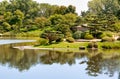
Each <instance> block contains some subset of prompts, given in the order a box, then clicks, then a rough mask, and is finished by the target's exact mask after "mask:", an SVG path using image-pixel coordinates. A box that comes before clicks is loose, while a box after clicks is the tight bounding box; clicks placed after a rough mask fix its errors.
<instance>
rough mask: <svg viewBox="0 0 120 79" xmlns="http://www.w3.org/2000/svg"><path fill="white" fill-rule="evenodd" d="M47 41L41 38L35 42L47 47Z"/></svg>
mask: <svg viewBox="0 0 120 79" xmlns="http://www.w3.org/2000/svg"><path fill="white" fill-rule="evenodd" d="M48 42H49V41H48V40H47V39H44V38H41V39H39V40H38V41H37V44H39V45H47V44H48Z"/></svg>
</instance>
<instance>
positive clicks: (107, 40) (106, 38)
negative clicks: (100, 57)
mask: <svg viewBox="0 0 120 79" xmlns="http://www.w3.org/2000/svg"><path fill="white" fill-rule="evenodd" d="M113 41H115V39H114V38H112V37H103V38H102V42H113Z"/></svg>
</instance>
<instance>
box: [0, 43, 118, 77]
mask: <svg viewBox="0 0 120 79" xmlns="http://www.w3.org/2000/svg"><path fill="white" fill-rule="evenodd" d="M23 45H31V43H19V44H18V43H16V44H7V45H0V79H120V50H99V51H98V50H94V51H91V50H87V51H86V50H85V51H84V50H79V51H78V52H74V51H69V50H67V51H63V50H62V51H61V50H59V51H58V50H57V51H56V50H54V49H53V50H40V49H25V50H19V49H15V48H12V47H11V46H23Z"/></svg>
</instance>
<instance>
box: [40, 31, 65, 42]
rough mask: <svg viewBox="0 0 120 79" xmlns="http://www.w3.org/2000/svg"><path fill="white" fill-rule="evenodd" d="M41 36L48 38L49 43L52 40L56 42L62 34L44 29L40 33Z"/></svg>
mask: <svg viewBox="0 0 120 79" xmlns="http://www.w3.org/2000/svg"><path fill="white" fill-rule="evenodd" d="M40 37H41V38H45V39H48V40H49V43H50V44H51V43H52V42H53V41H55V42H58V41H59V40H61V39H62V38H63V34H61V33H60V32H58V31H50V30H46V31H44V33H42V34H41V36H40Z"/></svg>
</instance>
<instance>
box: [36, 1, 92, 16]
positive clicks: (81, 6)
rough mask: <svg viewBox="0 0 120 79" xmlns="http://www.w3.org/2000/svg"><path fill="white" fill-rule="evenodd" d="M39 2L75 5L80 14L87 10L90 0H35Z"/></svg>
mask: <svg viewBox="0 0 120 79" xmlns="http://www.w3.org/2000/svg"><path fill="white" fill-rule="evenodd" d="M34 1H37V2H39V3H49V4H52V5H65V6H68V5H73V6H75V7H76V12H77V13H78V14H80V13H81V11H86V10H88V6H87V3H88V1H90V0H34Z"/></svg>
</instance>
